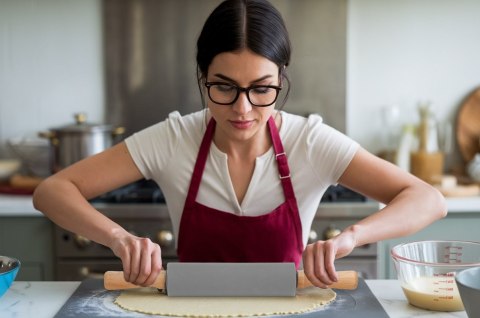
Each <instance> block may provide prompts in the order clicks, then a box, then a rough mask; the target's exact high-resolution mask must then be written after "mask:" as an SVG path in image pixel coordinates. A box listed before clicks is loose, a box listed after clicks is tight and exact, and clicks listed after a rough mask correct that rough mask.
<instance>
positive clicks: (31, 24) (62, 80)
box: [0, 0, 104, 158]
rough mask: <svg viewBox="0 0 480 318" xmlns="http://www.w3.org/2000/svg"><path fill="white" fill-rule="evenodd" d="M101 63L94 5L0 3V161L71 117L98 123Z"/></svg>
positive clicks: (71, 0)
mask: <svg viewBox="0 0 480 318" xmlns="http://www.w3.org/2000/svg"><path fill="white" fill-rule="evenodd" d="M102 59H103V58H102V39H101V7H100V1H99V0H82V1H76V0H42V1H38V0H0V158H1V157H8V156H9V155H11V154H10V153H9V152H8V150H7V149H6V147H5V141H6V140H7V139H8V138H11V137H18V136H20V137H22V136H36V134H37V132H38V131H43V130H46V129H48V128H50V127H56V126H59V125H64V124H68V123H73V113H75V112H79V111H84V112H86V113H87V114H88V116H89V118H90V119H91V120H92V121H102V120H103V116H104V110H103V109H104V92H103V91H104V89H103V61H102ZM2 146H3V147H2Z"/></svg>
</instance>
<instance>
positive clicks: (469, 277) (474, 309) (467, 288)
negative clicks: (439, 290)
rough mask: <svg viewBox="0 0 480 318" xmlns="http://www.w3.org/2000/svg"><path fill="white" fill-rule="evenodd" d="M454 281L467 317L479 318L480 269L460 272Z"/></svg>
mask: <svg viewBox="0 0 480 318" xmlns="http://www.w3.org/2000/svg"><path fill="white" fill-rule="evenodd" d="M455 280H456V281H457V286H458V290H459V291H460V296H461V297H462V302H463V305H464V306H465V310H466V311H467V315H468V317H471V318H474V317H480V267H475V268H470V269H466V270H464V271H461V272H460V273H458V274H457V276H455Z"/></svg>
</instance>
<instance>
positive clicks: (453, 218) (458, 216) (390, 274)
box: [377, 208, 480, 279]
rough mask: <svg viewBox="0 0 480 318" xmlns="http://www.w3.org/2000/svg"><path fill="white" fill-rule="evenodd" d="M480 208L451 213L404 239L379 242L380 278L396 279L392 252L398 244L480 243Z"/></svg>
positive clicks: (378, 268)
mask: <svg viewBox="0 0 480 318" xmlns="http://www.w3.org/2000/svg"><path fill="white" fill-rule="evenodd" d="M479 229H480V208H479V209H478V212H472V211H468V212H462V211H458V212H457V211H455V212H450V213H449V214H448V215H447V216H446V217H445V218H443V219H441V220H438V221H436V222H434V223H433V224H431V225H430V226H428V227H426V228H425V229H423V230H421V231H419V232H417V233H415V234H413V235H410V236H406V237H402V238H398V239H393V240H386V241H382V242H379V243H378V244H377V246H378V267H377V270H378V273H377V274H378V278H380V279H382V278H386V279H396V278H397V274H396V271H395V268H394V265H393V260H392V257H391V256H390V250H391V249H392V247H394V246H395V245H397V244H400V243H407V242H412V241H421V240H461V241H480V232H479Z"/></svg>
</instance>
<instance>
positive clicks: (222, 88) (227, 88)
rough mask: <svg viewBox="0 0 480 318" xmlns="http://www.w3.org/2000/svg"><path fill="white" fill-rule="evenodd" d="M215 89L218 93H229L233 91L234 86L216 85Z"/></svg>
mask: <svg viewBox="0 0 480 318" xmlns="http://www.w3.org/2000/svg"><path fill="white" fill-rule="evenodd" d="M216 87H217V89H218V90H219V91H220V92H231V91H233V90H235V86H232V85H228V84H218V85H216Z"/></svg>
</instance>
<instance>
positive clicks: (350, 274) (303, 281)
mask: <svg viewBox="0 0 480 318" xmlns="http://www.w3.org/2000/svg"><path fill="white" fill-rule="evenodd" d="M337 275H338V281H336V282H334V283H333V284H332V285H329V286H328V287H329V288H335V289H349V290H351V289H356V288H357V286H358V273H357V272H356V271H340V272H337ZM311 286H313V284H312V283H311V282H310V281H309V280H308V278H307V276H305V273H304V272H303V270H299V271H297V288H306V287H311Z"/></svg>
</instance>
